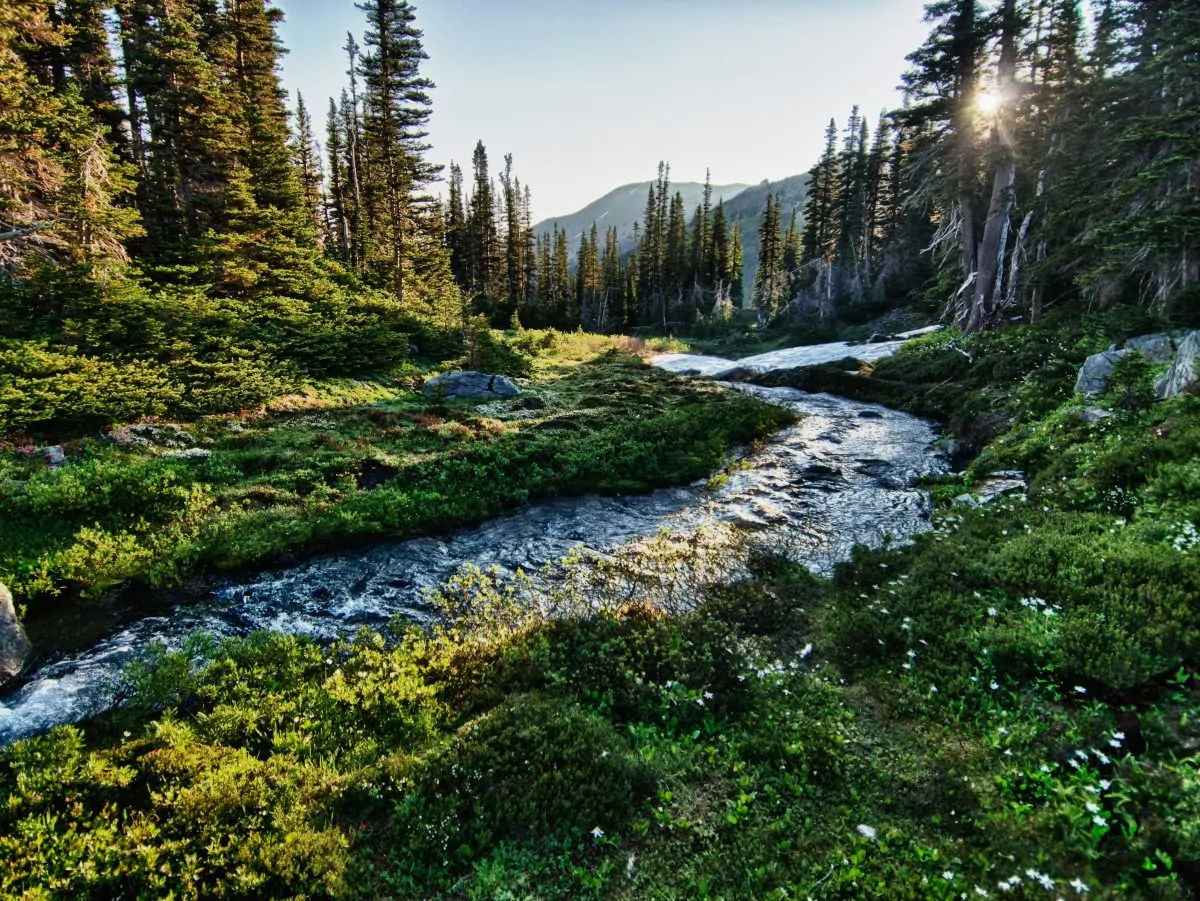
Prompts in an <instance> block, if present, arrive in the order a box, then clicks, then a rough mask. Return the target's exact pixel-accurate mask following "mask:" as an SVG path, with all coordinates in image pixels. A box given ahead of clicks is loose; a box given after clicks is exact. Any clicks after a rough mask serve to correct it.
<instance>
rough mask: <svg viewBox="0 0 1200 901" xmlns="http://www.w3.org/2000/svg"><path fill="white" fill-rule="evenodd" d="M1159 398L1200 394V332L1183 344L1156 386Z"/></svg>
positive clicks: (1195, 332)
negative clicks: (1186, 393)
mask: <svg viewBox="0 0 1200 901" xmlns="http://www.w3.org/2000/svg"><path fill="white" fill-rule="evenodd" d="M1154 387H1155V388H1156V389H1157V391H1158V396H1159V397H1162V398H1168V397H1175V396H1176V395H1177V394H1183V393H1184V392H1188V393H1190V394H1197V393H1200V331H1194V332H1192V333H1191V334H1190V335H1188V336H1187V337H1186V338H1184V339H1183V340H1182V341H1181V342H1179V349H1178V351H1176V353H1175V359H1174V360H1173V361H1172V362H1171V368H1170V369H1168V370H1167V371H1166V372H1165V373H1164V374H1163V376H1162V378H1160V379H1159V380H1158V381H1157V382H1156V383H1155V386H1154Z"/></svg>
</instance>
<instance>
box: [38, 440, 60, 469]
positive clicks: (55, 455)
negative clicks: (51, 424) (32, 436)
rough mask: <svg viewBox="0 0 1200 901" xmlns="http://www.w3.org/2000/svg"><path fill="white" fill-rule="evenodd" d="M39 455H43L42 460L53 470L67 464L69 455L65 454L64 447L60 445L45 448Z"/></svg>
mask: <svg viewBox="0 0 1200 901" xmlns="http://www.w3.org/2000/svg"><path fill="white" fill-rule="evenodd" d="M38 453H39V454H41V455H42V459H43V460H45V461H46V465H47V466H49V467H50V468H51V469H58V467H60V466H62V465H63V464H64V463H66V462H67V455H66V454H65V453H63V449H62V447H61V446H60V445H58V444H52V445H50V446H49V447H43V448H41V449H40V450H39V451H38Z"/></svg>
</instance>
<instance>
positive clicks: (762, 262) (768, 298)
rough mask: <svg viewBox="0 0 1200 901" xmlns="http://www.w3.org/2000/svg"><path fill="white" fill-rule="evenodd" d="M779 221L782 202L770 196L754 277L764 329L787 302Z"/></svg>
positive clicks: (770, 194) (760, 234)
mask: <svg viewBox="0 0 1200 901" xmlns="http://www.w3.org/2000/svg"><path fill="white" fill-rule="evenodd" d="M780 219H781V215H780V204H779V198H778V196H776V195H775V193H774V192H770V193H768V194H767V205H766V208H765V209H764V210H763V218H762V222H761V223H760V224H759V228H758V271H757V272H756V273H755V276H754V308H755V310H756V311H757V312H758V321H759V323H760V324H764V325H765V324H767V323H769V322H771V321H772V320H774V319H775V317H776V316H777V315H778V314H779V312H780V310H782V309H783V306H784V304H785V303H786V302H787V300H788V277H787V273H786V272H785V271H784V268H783V267H784V243H783V238H784V236H783V232H782V231H781V222H780Z"/></svg>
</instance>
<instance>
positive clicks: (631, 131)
mask: <svg viewBox="0 0 1200 901" xmlns="http://www.w3.org/2000/svg"><path fill="white" fill-rule="evenodd" d="M276 3H277V5H278V6H280V7H281V8H282V9H283V10H284V12H285V13H286V15H287V19H286V21H285V22H284V24H283V26H282V29H281V32H282V38H283V41H284V44H285V45H286V46H287V47H288V49H289V50H290V53H289V54H288V55H287V56H286V57H285V58H284V61H283V77H284V84H285V86H286V87H287V88H288V89H289V91H291V92H293V100H294V93H295V92H296V91H297V90H298V91H300V92H301V93H302V94H303V95H304V98H305V103H306V104H307V106H308V107H309V109H310V110H311V111H312V113H313V118H314V120H316V123H317V124H318V128H319V130H321V131H322V132H323V126H324V120H325V110H326V107H327V105H328V98H329V97H330V96H336V95H337V94H338V93H340V91H341V89H342V87H343V86H344V85H345V82H346V78H345V74H344V73H345V69H346V62H345V57H344V55H343V53H342V51H341V47H342V45H343V44H344V43H345V35H346V32H347V31H348V30H349V31H353V32H354V34H355V36H356V38H358V39H359V40H360V43H361V33H362V31H363V15H362V13H361V12H360V11H358V10H357V9H356V8H355V6H354V2H353V0H276ZM414 5H415V6H416V9H417V24H418V25H419V27H420V28H421V29H422V30H423V31H424V32H425V50H426V52H427V53H428V54H429V57H430V59H429V61H428V63H427V64H426V65H425V68H424V74H426V75H427V76H428V77H430V78H432V79H433V80H434V82H435V83H436V84H437V89H436V90H435V91H434V92H433V99H434V105H433V117H432V119H431V120H430V138H431V143H432V144H433V150H432V152H431V157H432V158H433V159H434V160H436V161H438V162H441V163H449V162H450V161H451V160H456V161H458V162H459V163H460V165H463V167H464V169H467V170H469V168H470V161H471V152H472V150H473V149H474V147H475V142H476V141H477V140H479V139H482V140H483V142H484V144H485V145H486V147H487V149H488V155H489V158H490V161H491V164H492V167H493V171H494V170H495V169H496V168H497V167H498V166H499V165H501V164H502V162H503V157H504V154H506V153H511V154H512V155H513V168H514V171H515V174H516V175H517V177H519V178H520V179H521V181H522V182H523V183H525V184H528V185H529V186H530V187H531V189H532V191H533V213H534V219H535V221H536V220H540V219H545V218H550V217H552V216H555V215H565V214H568V213H571V212H574V211H576V210H578V209H580V208H581V207H583V206H585V205H586V204H588V203H590V202H591V201H593V200H595V199H596V198H598V197H600V196H601V195H603V194H605V193H607V192H608V191H610V190H612V189H613V188H616V187H618V186H620V185H623V184H628V183H630V182H638V181H648V180H650V179H652V178H653V177H654V174H655V169H656V167H657V164H658V161H659V160H667V161H668V162H670V164H671V176H672V179H673V180H674V181H703V180H704V173H705V169H706V168H708V169H711V170H712V179H713V182H714V183H716V184H730V183H734V182H744V183H747V184H755V183H758V182H761V181H762V180H763V179H769V180H775V179H780V178H785V177H787V176H789V175H795V174H797V173H799V172H804V171H807V170H808V169H809V168H810V167H811V166H812V164H813V162H814V161H815V160H816V157H817V155H818V154H819V153H820V151H821V145H822V142H823V133H824V129H825V125H826V123H827V122H828V121H829V119H830V117H831V116H832V117H836V118H837V120H838V122H839V124H840V123H843V122H844V121H845V119H846V117H847V115H848V113H849V111H850V107H851V106H852V105H853V104H855V103H858V104H860V105H861V106H862V108H863V110H864V111H865V112H866V113H867V115H868V116H870V117H871V118H872V120H873V118H874V116H875V115H876V114H877V113H878V111H879V110H881V109H882V108H884V107H890V106H895V105H897V104H898V102H899V95H898V94H897V93H896V91H895V85H896V84H898V83H899V79H900V74H901V72H903V70H904V68H905V62H904V56H905V54H907V53H909V52H910V51H912V50H913V49H915V48H916V47H917V46H918V45H919V44H920V43H921V41H922V40H923V39H924V37H925V33H926V26H925V25H924V24H923V23H922V21H921V16H922V8H923V5H924V0H604V2H597V0H416V2H415V3H414ZM468 178H469V175H468Z"/></svg>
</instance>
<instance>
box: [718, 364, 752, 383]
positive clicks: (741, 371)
mask: <svg viewBox="0 0 1200 901" xmlns="http://www.w3.org/2000/svg"><path fill="white" fill-rule="evenodd" d="M758 374H759V372H758V370H757V369H754V368H753V367H751V366H734V367H733V368H732V369H726V370H725V371H724V372H718V373H717V374H716V375H714V376H713V378H714V379H716V380H717V381H721V382H748V381H750V380H751V379H752V378H754V377H755V376H757V375H758Z"/></svg>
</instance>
